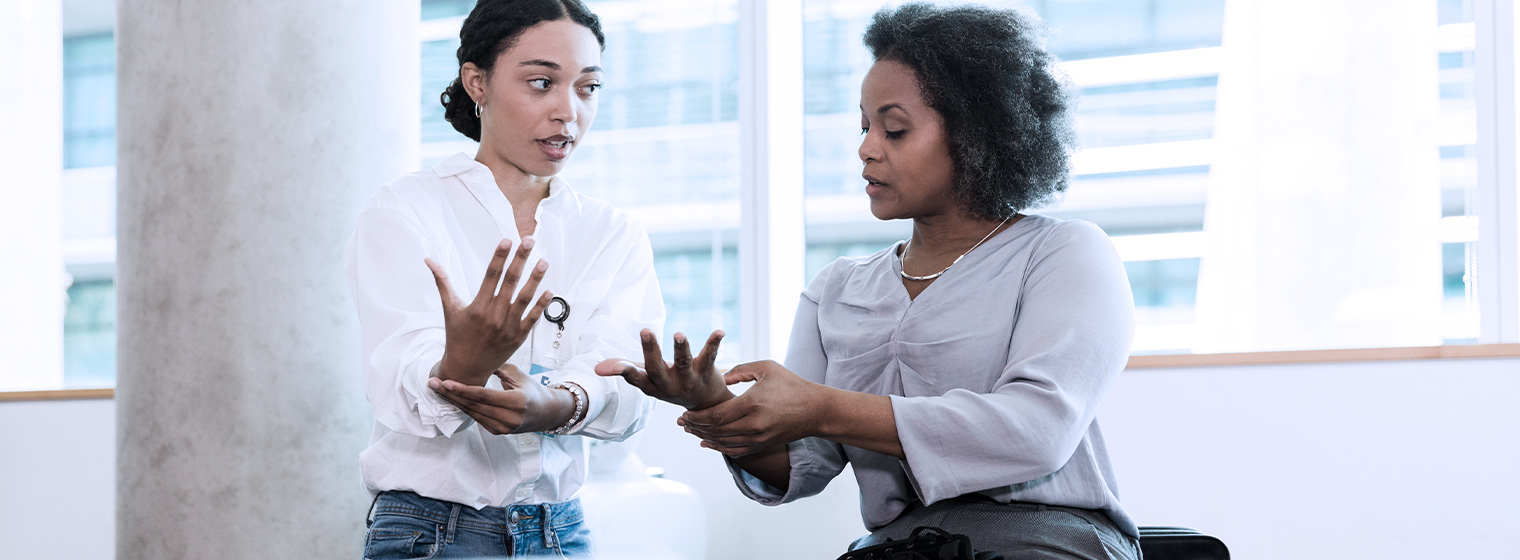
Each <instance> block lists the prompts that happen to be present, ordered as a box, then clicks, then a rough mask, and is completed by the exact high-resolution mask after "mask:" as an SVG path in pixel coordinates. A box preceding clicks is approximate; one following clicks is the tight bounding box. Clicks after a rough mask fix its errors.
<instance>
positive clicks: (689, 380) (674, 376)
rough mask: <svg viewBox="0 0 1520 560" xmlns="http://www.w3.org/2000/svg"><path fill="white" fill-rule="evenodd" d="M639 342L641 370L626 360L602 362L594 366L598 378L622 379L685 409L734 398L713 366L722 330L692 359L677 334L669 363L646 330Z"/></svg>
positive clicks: (687, 347) (682, 338) (688, 348)
mask: <svg viewBox="0 0 1520 560" xmlns="http://www.w3.org/2000/svg"><path fill="white" fill-rule="evenodd" d="M639 339H640V341H641V342H642V344H643V347H644V367H639V366H638V365H636V364H634V363H633V362H629V361H628V360H622V359H610V360H604V361H602V363H599V364H597V365H596V373H597V375H602V376H607V377H612V376H622V377H623V379H625V380H627V381H628V384H630V385H633V386H634V387H638V388H639V390H641V391H643V392H644V394H646V395H649V396H651V397H654V398H657V399H660V400H662V401H665V402H668V403H672V404H676V405H680V406H682V407H685V408H686V409H687V410H700V409H703V408H708V407H711V406H714V405H716V404H718V403H721V402H724V401H727V400H729V399H732V398H734V394H733V393H732V392H730V391H729V390H728V384H727V383H725V382H724V380H723V376H721V375H719V374H718V368H717V366H716V365H715V363H716V361H717V358H718V345H719V344H721V343H722V342H723V331H713V333H712V335H711V336H709V337H707V344H706V345H705V346H703V347H702V351H701V352H700V353H698V354H697V356H696V357H695V358H693V357H692V356H691V345H690V344H689V342H688V341H687V339H686V335H685V334H682V333H676V335H675V345H676V346H675V356H674V357H675V362H672V363H666V362H665V359H664V358H663V357H661V354H660V342H659V341H658V340H656V339H655V337H654V333H653V332H651V331H650V330H649V329H644V330H643V331H642V332H640V333H639Z"/></svg>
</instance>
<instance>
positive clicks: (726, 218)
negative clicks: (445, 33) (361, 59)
mask: <svg viewBox="0 0 1520 560" xmlns="http://www.w3.org/2000/svg"><path fill="white" fill-rule="evenodd" d="M438 4H453V3H450V2H439V3H438ZM464 4H468V2H465V3H461V5H464ZM587 5H588V6H589V7H590V8H591V9H592V11H594V12H596V13H597V15H598V16H599V17H600V18H601V22H602V30H603V33H604V34H605V35H606V38H607V47H606V50H605V51H603V53H602V68H603V69H604V72H603V74H604V78H605V79H604V80H603V83H604V84H605V86H606V87H604V88H603V89H602V90H601V91H600V93H599V95H600V96H601V98H600V101H599V105H598V108H597V116H596V122H595V123H594V124H593V125H592V130H593V132H592V133H591V134H589V135H587V137H586V139H585V141H584V143H582V144H581V146H580V148H579V149H578V150H577V152H576V154H575V156H574V158H573V161H572V162H571V163H570V164H569V165H568V166H566V167H565V171H564V173H563V176H564V177H565V179H566V180H567V181H568V182H569V183H570V184H571V185H574V186H575V188H576V189H577V190H579V191H581V192H582V193H585V194H587V195H589V196H593V197H596V198H600V199H602V200H606V201H608V202H610V203H612V204H613V205H616V206H617V207H619V208H622V209H624V210H627V211H629V212H631V213H633V214H634V215H635V216H636V217H638V218H639V219H640V220H641V221H642V222H643V223H644V226H645V228H646V229H648V231H649V238H650V242H651V243H652V245H653V247H654V252H655V270H656V272H657V273H658V274H659V278H660V289H661V292H662V294H663V296H664V298H665V307H666V312H667V318H666V322H665V331H666V334H667V336H668V335H671V334H674V333H675V332H677V331H680V332H685V333H687V334H689V335H691V336H692V337H693V338H697V339H702V338H705V337H706V336H707V334H708V333H710V332H711V331H713V330H715V329H720V328H721V329H724V330H725V331H727V333H728V336H727V338H725V340H724V344H723V348H724V351H723V352H722V354H721V356H728V355H735V354H731V353H736V352H737V351H738V348H739V345H740V343H741V341H742V339H743V336H744V333H742V332H739V329H738V327H739V322H738V312H739V271H738V268H739V260H738V226H739V123H738V117H739V97H738V91H739V43H738V32H739V29H738V3H737V1H736V0H712V1H706V2H684V3H681V4H679V5H672V4H671V3H669V2H660V1H657V0H643V1H627V0H618V1H591V2H587ZM424 9H425V10H424V16H425V17H428V16H429V15H430V14H433V15H436V14H443V13H444V12H443V11H439V10H442V9H443V8H437V10H433V9H432V8H428V4H427V3H424ZM430 10H432V11H430ZM461 13H462V12H461ZM446 15H447V14H445V15H438V16H437V17H446ZM457 37H458V34H457V33H455V34H454V38H450V39H443V40H436V41H427V42H423V43H422V45H421V49H422V92H421V103H422V141H423V147H422V154H423V162H422V163H423V165H432V164H433V163H436V162H437V161H439V160H442V159H443V158H446V157H448V156H449V155H451V154H453V153H455V152H459V151H464V152H466V153H474V151H475V150H476V145H475V143H473V142H471V141H469V140H468V139H466V138H465V137H464V136H463V135H460V134H459V133H458V132H456V131H455V130H454V129H453V127H452V126H450V125H449V124H448V123H447V122H445V121H444V120H443V108H442V105H441V104H440V103H439V102H438V94H439V93H440V92H442V91H443V88H444V87H446V86H447V85H448V83H449V82H450V81H452V80H453V79H454V77H455V75H456V74H457V72H458V61H457V59H456V58H455V49H457V48H458V46H459V41H458V38H457ZM694 216H695V217H700V219H697V220H693V217H694ZM669 350H670V349H669V345H668V344H667V345H666V351H667V352H669Z"/></svg>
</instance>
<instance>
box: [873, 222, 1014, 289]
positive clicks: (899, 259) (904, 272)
mask: <svg viewBox="0 0 1520 560" xmlns="http://www.w3.org/2000/svg"><path fill="white" fill-rule="evenodd" d="M1012 218H1013V216H1009V217H1007V218H1003V221H1002V223H999V224H998V225H997V227H994V228H992V231H989V232H987V236H986V237H983V238H982V240H981V241H978V242H976V245H972V246H971V248H970V249H966V252H965V253H961V256H959V257H955V260H953V261H950V264H949V265H948V266H946V267H945V268H943V269H940V271H939V272H936V273H934V274H930V275H928V276H909V275H908V270H907V267H906V266H903V265H904V264H906V262H907V260H908V248H909V247H912V246H913V236H911V235H909V236H908V243H907V245H904V246H903V251H902V255H899V256H898V257H897V262H898V268H897V273H898V274H901V275H902V277H903V279H904V280H912V281H914V282H928V281H930V280H933V279H935V278H939V277H940V275H942V274H944V273H945V271H946V270H950V267H952V266H955V263H958V262H961V259H964V258H966V255H968V254H970V253H971V252H972V251H975V250H976V248H977V247H981V246H982V243H985V242H986V241H987V240H988V239H991V238H992V234H994V233H997V230H998V228H1001V227H1003V224H1006V223H1008V220H1009V219H1012Z"/></svg>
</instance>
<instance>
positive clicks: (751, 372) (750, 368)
mask: <svg viewBox="0 0 1520 560" xmlns="http://www.w3.org/2000/svg"><path fill="white" fill-rule="evenodd" d="M761 377H764V374H763V373H762V371H761V369H760V368H759V367H757V366H756V365H755V364H752V363H750V364H739V365H737V366H734V368H733V369H731V370H728V373H725V374H723V383H724V384H725V385H733V384H735V383H744V382H746V381H759V380H760V378H761Z"/></svg>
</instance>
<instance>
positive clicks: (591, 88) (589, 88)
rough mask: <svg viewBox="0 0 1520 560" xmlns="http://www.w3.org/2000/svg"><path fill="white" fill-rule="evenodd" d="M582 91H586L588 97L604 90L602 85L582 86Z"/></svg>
mask: <svg viewBox="0 0 1520 560" xmlns="http://www.w3.org/2000/svg"><path fill="white" fill-rule="evenodd" d="M581 89H582V90H585V92H586V95H591V94H593V93H596V92H597V90H600V89H602V84H586V85H583V86H581Z"/></svg>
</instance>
